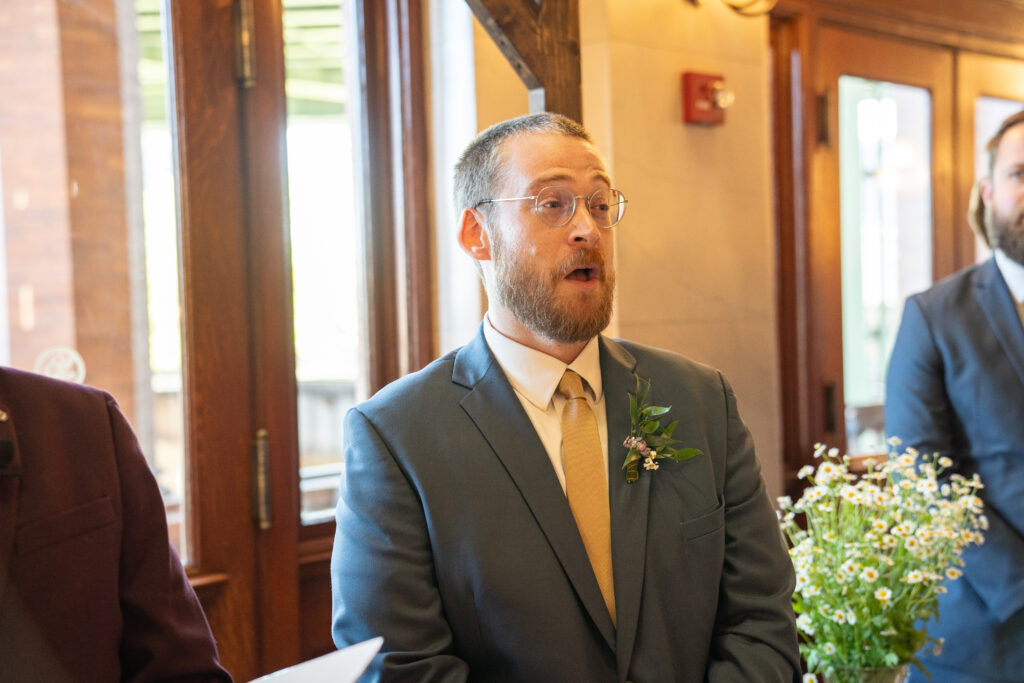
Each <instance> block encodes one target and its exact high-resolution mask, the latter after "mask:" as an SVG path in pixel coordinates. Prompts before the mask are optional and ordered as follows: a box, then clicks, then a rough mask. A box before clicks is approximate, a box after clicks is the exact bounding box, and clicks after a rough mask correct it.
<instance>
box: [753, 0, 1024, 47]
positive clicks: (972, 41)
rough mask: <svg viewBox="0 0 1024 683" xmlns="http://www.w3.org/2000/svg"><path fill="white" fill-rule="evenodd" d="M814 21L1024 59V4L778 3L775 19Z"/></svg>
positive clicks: (989, 0)
mask: <svg viewBox="0 0 1024 683" xmlns="http://www.w3.org/2000/svg"><path fill="white" fill-rule="evenodd" d="M806 15H813V16H815V17H816V18H817V20H818V21H820V22H821V23H828V24H839V25H841V26H844V27H846V28H858V29H862V30H865V31H871V32H875V33H880V34H885V35H890V36H896V37H901V38H907V39H910V40H916V41H919V42H924V43H930V44H933V45H939V46H943V47H950V48H957V49H962V50H969V51H971V52H978V53H981V54H989V55H995V56H1004V57H1016V58H1024V43H1022V42H1021V40H1020V36H1021V35H1024V2H1020V1H1019V0H971V1H970V2H946V3H937V2H934V0H779V3H778V5H777V6H776V7H775V9H774V10H772V16H775V17H783V18H785V17H794V16H806Z"/></svg>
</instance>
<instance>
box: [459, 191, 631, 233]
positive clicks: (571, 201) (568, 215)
mask: <svg viewBox="0 0 1024 683" xmlns="http://www.w3.org/2000/svg"><path fill="white" fill-rule="evenodd" d="M524 199H532V200H533V212H534V213H535V214H537V217H538V218H540V219H541V220H542V221H544V223H545V224H546V225H550V226H551V227H552V228H560V227H562V226H563V225H565V224H566V223H568V222H569V221H570V220H572V217H573V216H574V215H576V200H577V199H582V200H584V201H583V204H584V205H585V206H586V207H587V211H589V212H590V216H591V217H592V218H593V219H594V223H596V224H597V227H599V228H605V229H607V228H613V227H615V226H616V225H618V223H619V221H621V220H622V216H623V215H625V213H626V203H627V201H628V200H627V199H626V198H625V197H624V196H623V194H622V193H621V192H619V191H618V190H613V189H611V188H608V187H603V188H601V189H600V190H596V191H594V192H592V193H591V194H589V195H574V194H573V193H572V190H570V189H569V188H568V187H564V186H561V185H556V186H553V187H545V188H543V189H542V190H540V191H539V192H538V193H537V194H534V195H530V196H528V197H503V198H499V199H483V200H481V201H480V202H478V203H477V206H480V204H491V203H494V202H517V201H520V200H524Z"/></svg>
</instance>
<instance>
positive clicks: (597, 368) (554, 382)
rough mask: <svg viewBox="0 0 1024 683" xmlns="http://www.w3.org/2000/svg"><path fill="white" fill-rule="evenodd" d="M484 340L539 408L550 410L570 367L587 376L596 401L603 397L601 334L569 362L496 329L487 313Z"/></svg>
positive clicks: (511, 379)
mask: <svg viewBox="0 0 1024 683" xmlns="http://www.w3.org/2000/svg"><path fill="white" fill-rule="evenodd" d="M484 339H486V340H487V345H488V346H489V347H491V352H492V353H493V354H494V357H495V358H496V359H497V360H498V364H499V365H500V366H501V369H502V370H504V371H505V376H506V377H508V381H509V383H510V384H511V385H512V388H513V389H515V390H516V391H518V392H519V393H520V394H522V395H523V396H524V397H525V398H526V400H528V401H529V402H530V403H532V404H533V405H535V406H537V407H538V408H539V409H541V410H547V409H548V406H550V405H551V397H552V396H554V393H555V390H557V389H558V383H559V382H560V381H561V379H562V375H564V374H565V370H566V368H570V369H572V370H573V371H575V372H576V373H577V374H579V376H580V377H582V378H583V380H584V382H585V386H589V388H590V391H591V394H592V398H593V399H594V401H600V400H601V395H602V384H601V353H600V347H599V345H598V343H597V339H598V338H597V336H595V337H593V338H592V339H591V340H590V341H589V342H587V345H586V346H585V347H583V350H582V351H581V352H580V355H578V356H576V358H575V359H574V360H573V362H572V363H569V364H568V365H566V364H565V363H563V362H562V361H560V360H558V359H557V358H555V357H554V356H549V355H548V354H546V353H544V352H543V351H538V350H537V349H531V348H530V347H529V346H524V345H523V344H520V343H519V342H517V341H515V340H513V339H509V338H508V337H506V336H505V335H503V334H502V333H501V332H498V330H496V329H494V326H493V325H491V321H490V318H488V317H486V316H485V318H484Z"/></svg>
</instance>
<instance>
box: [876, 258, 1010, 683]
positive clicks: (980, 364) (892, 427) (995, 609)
mask: <svg viewBox="0 0 1024 683" xmlns="http://www.w3.org/2000/svg"><path fill="white" fill-rule="evenodd" d="M885 421H886V425H885V427H886V431H887V432H888V433H889V434H893V435H895V436H898V437H900V439H902V440H903V442H904V446H913V447H915V448H917V449H918V450H920V451H922V452H924V453H932V452H938V453H941V454H943V455H947V456H949V457H951V458H952V459H953V460H954V462H955V465H956V468H957V470H959V471H960V472H962V473H963V474H965V475H967V476H970V475H971V474H973V473H974V472H977V473H979V474H980V475H981V478H982V482H983V483H984V484H985V485H986V488H985V489H984V490H983V491H982V492H981V497H982V498H983V499H984V500H985V505H986V510H985V514H986V516H987V517H988V519H989V522H990V528H989V530H988V531H987V532H986V534H985V544H984V545H982V546H978V547H972V548H970V549H969V550H968V551H967V554H966V555H965V559H966V560H967V566H966V567H964V576H963V579H961V580H958V581H954V582H952V583H951V584H950V585H949V593H948V594H947V595H944V596H942V597H941V598H940V600H939V621H938V622H937V623H933V624H931V625H929V627H928V631H929V633H930V634H931V635H934V636H936V637H945V638H946V645H945V647H944V648H943V653H942V655H941V656H940V657H938V658H937V659H935V658H931V657H929V658H927V659H925V664H926V665H927V666H928V667H929V668H933V666H934V665H935V664H937V665H938V666H944V667H950V668H952V669H955V670H959V671H963V672H966V673H964V674H963V676H962V677H961V676H960V674H957V673H956V672H954V671H950V672H945V671H942V672H940V673H939V675H938V676H937V679H938V680H942V681H951V682H952V681H960V680H964V681H967V680H970V681H982V680H986V681H987V680H994V681H1019V680H1021V676H1022V672H1024V649H1021V647H1020V646H1021V643H1022V642H1024V327H1022V326H1021V321H1020V318H1019V316H1018V315H1017V309H1016V306H1015V304H1014V301H1013V298H1012V297H1011V295H1010V291H1009V289H1007V287H1006V283H1005V282H1004V281H1003V277H1002V275H1001V274H1000V272H999V268H998V266H996V263H995V260H994V259H990V260H988V261H986V262H985V263H983V264H980V265H976V266H972V267H970V268H967V269H965V270H962V271H960V272H959V273H956V274H954V275H952V276H950V277H949V278H946V279H945V280H943V281H942V282H939V283H937V284H936V285H935V286H934V287H932V288H931V289H929V290H928V291H927V292H924V293H923V294H918V295H916V296H914V297H911V298H910V299H908V300H907V304H906V307H905V308H904V313H903V320H902V322H901V323H900V330H899V334H898V335H897V338H896V344H895V347H894V349H893V354H892V360H891V361H890V364H889V374H888V380H887V383H886V400H885ZM925 654H927V653H925Z"/></svg>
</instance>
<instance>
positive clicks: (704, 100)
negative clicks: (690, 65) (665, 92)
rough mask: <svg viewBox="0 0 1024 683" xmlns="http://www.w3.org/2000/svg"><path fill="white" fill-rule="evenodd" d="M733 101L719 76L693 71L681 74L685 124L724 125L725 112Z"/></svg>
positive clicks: (730, 93)
mask: <svg viewBox="0 0 1024 683" xmlns="http://www.w3.org/2000/svg"><path fill="white" fill-rule="evenodd" d="M734 99H735V97H734V96H733V94H732V91H730V90H727V89H726V88H725V79H724V78H722V76H721V75H720V74H702V73H696V72H693V71H687V72H686V73H684V74H683V121H685V122H686V123H706V124H712V125H716V124H721V123H725V110H726V109H728V108H729V105H731V104H732V103H733V100H734Z"/></svg>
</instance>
